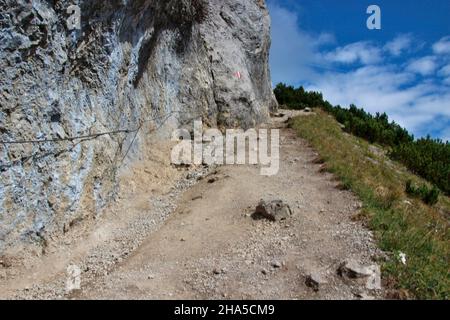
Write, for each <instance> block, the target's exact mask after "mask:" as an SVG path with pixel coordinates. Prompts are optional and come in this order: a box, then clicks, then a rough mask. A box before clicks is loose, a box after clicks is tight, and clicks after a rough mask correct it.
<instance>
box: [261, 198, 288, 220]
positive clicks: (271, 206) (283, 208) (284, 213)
mask: <svg viewBox="0 0 450 320" xmlns="http://www.w3.org/2000/svg"><path fill="white" fill-rule="evenodd" d="M253 215H254V217H255V218H256V217H261V216H262V217H264V218H266V219H269V220H271V221H280V220H285V219H287V218H289V217H290V216H291V215H292V211H291V208H290V207H289V206H288V205H287V204H285V203H283V201H282V200H273V201H271V202H266V201H264V200H261V201H260V202H259V204H258V206H257V207H256V210H255V212H254V214H253Z"/></svg>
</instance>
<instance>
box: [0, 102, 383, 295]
mask: <svg viewBox="0 0 450 320" xmlns="http://www.w3.org/2000/svg"><path fill="white" fill-rule="evenodd" d="M282 112H283V114H284V116H283V117H278V118H273V124H272V125H271V126H272V127H273V128H275V127H279V128H281V150H280V172H279V174H278V175H275V176H272V177H266V176H262V175H260V170H259V167H258V166H253V165H242V166H221V167H217V168H204V167H198V168H190V169H183V168H178V169H177V168H174V167H171V166H170V164H169V160H170V157H169V152H170V146H169V145H161V144H159V145H158V146H157V148H152V149H151V150H150V151H149V152H148V155H147V157H145V160H143V161H141V162H140V163H139V164H138V165H137V166H135V167H134V168H133V169H132V170H130V172H129V173H128V174H126V175H124V176H123V181H122V183H121V191H120V197H119V199H118V200H117V202H116V203H114V204H113V205H112V206H111V207H109V208H107V209H106V210H105V213H104V214H103V215H102V216H101V217H99V218H98V219H97V220H95V221H93V222H92V223H91V224H89V225H88V226H86V225H84V224H80V226H79V227H75V228H74V230H73V231H70V232H69V233H68V234H67V235H66V236H65V238H64V239H60V240H58V241H55V243H54V244H52V246H51V247H50V248H48V250H47V251H48V252H47V253H46V254H45V255H43V256H36V257H34V258H30V259H25V260H23V261H18V262H17V263H12V264H11V265H10V266H9V267H8V268H3V269H0V271H1V272H3V276H2V277H3V280H2V282H1V284H0V297H1V298H7V299H10V298H39V299H54V298H60V299H64V298H75V299H214V298H216V299H224V298H225V299H357V298H363V299H370V298H381V297H383V291H382V290H376V291H374V290H369V289H367V288H366V286H365V283H364V282H365V281H358V280H355V279H347V278H343V277H341V276H339V275H338V274H337V269H338V267H339V265H340V264H341V263H342V262H344V261H346V260H349V259H353V260H355V261H358V262H359V263H361V264H364V265H371V264H373V263H374V262H373V260H374V259H375V258H376V257H378V256H379V255H380V254H381V252H379V250H378V249H377V248H376V245H375V243H374V241H373V237H372V234H371V232H370V231H369V230H367V229H365V228H364V227H363V226H362V225H361V223H360V222H358V221H357V220H356V219H354V217H355V216H357V214H358V211H359V209H360V206H361V204H360V202H359V201H358V200H357V199H356V198H355V196H354V195H352V193H351V192H349V191H344V190H339V188H337V187H336V186H337V185H338V181H336V179H334V177H333V176H332V175H331V174H329V173H323V172H321V170H320V168H321V166H320V164H316V163H315V161H314V160H315V159H316V158H317V156H318V155H317V153H315V151H314V150H312V149H311V148H310V147H309V146H308V144H307V143H306V142H305V141H304V140H302V139H300V138H298V137H297V136H296V134H295V133H294V132H293V131H292V130H291V129H288V128H284V122H285V120H286V118H287V117H289V116H292V114H291V113H292V112H288V111H282ZM301 114H303V113H301ZM304 115H305V116H307V115H308V114H304ZM155 150H159V151H157V153H156V151H155ZM155 172H156V174H154V173H155ZM260 199H266V200H278V199H280V200H283V202H284V203H287V204H288V205H289V206H290V207H291V209H292V211H293V215H292V216H291V217H289V218H288V219H286V220H283V221H279V222H271V221H268V220H265V219H256V220H255V219H253V217H252V213H253V211H254V209H255V207H256V205H257V204H258V202H259V200H260ZM19 264H20V266H19ZM69 265H77V266H79V267H80V268H81V270H82V274H81V281H82V287H81V290H79V291H75V292H72V293H70V294H67V293H66V292H65V281H66V278H67V276H66V269H67V266H69ZM311 277H312V278H313V279H314V280H316V281H317V282H318V283H319V284H318V288H317V287H316V288H315V289H316V290H314V285H313V287H311V281H308V280H310V278H311ZM317 289H318V290H317Z"/></svg>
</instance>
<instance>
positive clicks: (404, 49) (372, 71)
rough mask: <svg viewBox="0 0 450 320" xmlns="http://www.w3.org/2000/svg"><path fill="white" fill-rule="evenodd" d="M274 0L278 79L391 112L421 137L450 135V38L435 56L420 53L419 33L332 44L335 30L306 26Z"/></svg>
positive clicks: (338, 101)
mask: <svg viewBox="0 0 450 320" xmlns="http://www.w3.org/2000/svg"><path fill="white" fill-rule="evenodd" d="M273 3H274V2H269V8H270V12H271V16H272V50H271V68H272V71H271V72H272V79H273V81H274V83H278V82H285V83H289V84H292V85H303V86H304V87H305V88H306V89H308V90H316V91H321V92H322V93H323V95H324V97H325V99H327V100H329V101H330V102H331V103H332V104H340V105H341V106H344V107H345V106H348V105H349V104H351V103H354V104H356V105H357V106H359V107H363V108H364V109H366V110H367V111H369V112H371V113H375V112H386V113H387V114H388V115H389V117H390V118H391V119H393V120H395V121H396V122H397V123H399V124H400V125H402V126H404V127H406V128H407V129H408V130H409V131H410V132H413V133H414V134H415V135H416V136H423V135H426V134H428V133H434V134H436V133H440V136H441V137H443V138H447V137H449V136H450V135H449V131H450V129H449V128H448V125H447V124H448V123H450V90H449V86H450V74H449V73H450V66H448V64H449V62H450V61H449V60H448V59H447V56H445V55H443V54H445V53H446V52H448V51H447V50H450V48H449V46H448V45H449V43H450V37H446V38H442V39H441V40H440V41H438V42H436V43H435V44H434V45H433V46H432V49H433V55H429V56H420V55H419V54H418V51H417V50H416V49H417V47H418V45H417V44H418V43H419V42H418V40H417V39H415V38H414V37H413V35H401V36H398V37H396V38H394V39H393V40H392V41H389V42H387V43H385V44H377V43H374V42H369V41H359V42H355V43H350V44H347V45H344V46H340V47H337V48H334V49H332V48H333V46H335V43H336V41H335V39H334V36H333V35H330V34H327V33H322V34H313V33H308V32H305V31H303V30H301V29H300V28H299V23H298V22H299V21H298V18H297V15H296V14H295V12H292V11H289V10H286V9H284V8H282V7H280V6H278V5H276V4H273ZM413 52H415V56H416V57H415V58H414V59H413V60H411V61H409V62H408V63H406V64H404V65H401V64H394V63H393V62H392V61H393V58H395V57H397V56H399V55H402V54H404V53H408V54H411V53H413ZM446 64H447V66H446ZM442 66H444V67H442ZM342 68H344V69H342ZM349 68H351V69H350V70H349ZM436 75H439V76H440V77H436Z"/></svg>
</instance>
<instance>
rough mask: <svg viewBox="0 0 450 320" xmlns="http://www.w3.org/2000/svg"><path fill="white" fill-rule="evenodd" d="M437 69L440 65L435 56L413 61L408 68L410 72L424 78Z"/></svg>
mask: <svg viewBox="0 0 450 320" xmlns="http://www.w3.org/2000/svg"><path fill="white" fill-rule="evenodd" d="M437 68H438V65H437V62H436V58H435V57H434V56H426V57H423V58H419V59H415V60H412V61H411V62H410V63H409V64H408V66H407V70H408V71H411V72H414V73H418V74H421V75H423V76H427V75H431V74H433V73H434V72H435V71H436V69H437Z"/></svg>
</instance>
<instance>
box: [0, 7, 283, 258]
mask: <svg viewBox="0 0 450 320" xmlns="http://www.w3.org/2000/svg"><path fill="white" fill-rule="evenodd" d="M72 4H77V5H78V6H79V7H80V13H81V29H80V30H77V29H75V30H69V28H68V25H67V19H68V18H69V16H70V14H68V13H67V12H66V10H67V8H68V7H69V6H70V5H72ZM269 28H270V18H269V15H268V11H267V9H266V6H265V3H264V1H263V0H134V1H132V0H110V1H102V0H79V1H77V0H72V1H66V0H46V1H44V0H34V1H26V0H0V135H1V139H0V140H1V141H3V142H8V141H22V142H23V141H29V140H33V141H41V142H39V143H36V142H35V143H18V144H10V143H6V144H0V253H1V251H2V250H4V249H5V248H7V247H8V246H10V245H12V244H16V243H18V242H27V241H31V242H45V241H46V239H47V238H48V236H49V235H51V234H53V233H55V232H56V233H58V232H64V231H67V229H68V228H70V225H71V223H72V222H73V221H75V220H77V219H81V218H86V217H90V216H95V215H96V214H97V213H98V211H99V209H101V208H102V207H103V206H104V205H105V204H107V203H108V201H110V199H111V198H112V197H113V196H114V193H115V190H116V188H117V183H116V177H117V174H118V172H119V170H120V168H121V167H122V166H123V164H124V163H125V165H126V164H128V163H131V162H132V161H133V160H134V159H135V158H136V156H137V155H138V154H139V150H141V148H143V146H145V144H146V142H148V139H149V137H150V136H151V135H155V134H159V135H161V137H167V136H168V135H169V134H170V132H171V130H172V129H173V128H175V127H178V126H183V125H188V124H189V123H190V122H191V121H192V120H193V119H199V118H201V119H203V121H204V122H205V123H207V124H209V125H210V126H224V127H229V126H241V127H244V128H247V127H251V126H254V125H255V124H257V123H259V122H262V121H264V120H265V119H266V118H267V116H268V112H269V110H271V109H276V107H277V105H276V101H275V98H274V97H273V93H272V89H271V82H270V74H269V68H268V53H269V47H270V32H269ZM237 73H240V75H241V76H240V77H239V76H237ZM138 128H139V131H137V132H136V131H135V130H136V129H138ZM127 130H128V131H127ZM155 130H156V131H155ZM117 131H118V132H117ZM105 132H114V133H111V134H105V135H100V136H95V134H99V133H105ZM92 135H94V136H92ZM79 136H85V138H82V139H76V140H70V139H71V138H72V137H79ZM61 139H69V140H63V141H60V140H61ZM42 140H50V141H47V142H44V143H42ZM55 140H56V141H55Z"/></svg>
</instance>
